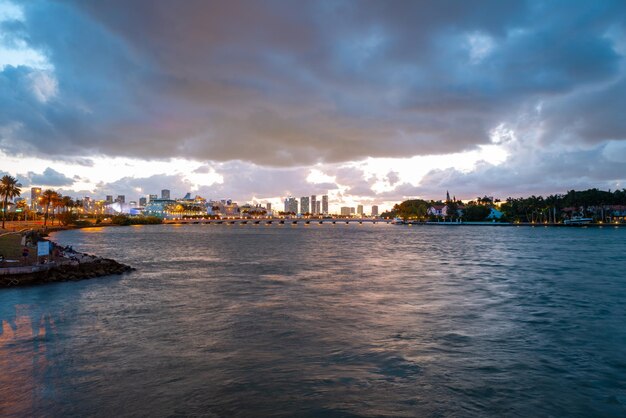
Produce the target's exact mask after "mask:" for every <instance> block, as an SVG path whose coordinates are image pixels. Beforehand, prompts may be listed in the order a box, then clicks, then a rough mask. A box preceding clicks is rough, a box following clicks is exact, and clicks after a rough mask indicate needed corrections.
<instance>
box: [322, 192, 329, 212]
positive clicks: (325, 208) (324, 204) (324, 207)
mask: <svg viewBox="0 0 626 418" xmlns="http://www.w3.org/2000/svg"><path fill="white" fill-rule="evenodd" d="M322 213H323V214H324V215H328V195H326V194H325V195H324V196H322Z"/></svg>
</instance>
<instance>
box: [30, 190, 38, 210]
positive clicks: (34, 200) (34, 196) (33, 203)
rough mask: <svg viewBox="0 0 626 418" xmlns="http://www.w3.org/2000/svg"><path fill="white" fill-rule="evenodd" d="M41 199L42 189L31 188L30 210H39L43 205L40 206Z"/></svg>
mask: <svg viewBox="0 0 626 418" xmlns="http://www.w3.org/2000/svg"><path fill="white" fill-rule="evenodd" d="M40 197H41V187H31V188H30V208H31V209H32V210H34V211H37V210H39V208H40V207H41V205H40V204H39V198H40Z"/></svg>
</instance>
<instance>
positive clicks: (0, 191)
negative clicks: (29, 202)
mask: <svg viewBox="0 0 626 418" xmlns="http://www.w3.org/2000/svg"><path fill="white" fill-rule="evenodd" d="M20 186H21V184H19V183H18V182H17V179H16V178H15V177H11V176H9V175H5V176H3V177H2V179H1V180H0V196H2V198H3V202H4V205H3V206H2V229H4V221H5V220H6V217H7V205H8V204H9V199H14V198H16V197H18V196H19V195H20V194H22V189H20Z"/></svg>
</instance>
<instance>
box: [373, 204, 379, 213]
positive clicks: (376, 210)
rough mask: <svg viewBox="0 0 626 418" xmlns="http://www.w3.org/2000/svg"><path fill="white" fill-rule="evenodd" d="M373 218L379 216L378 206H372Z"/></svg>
mask: <svg viewBox="0 0 626 418" xmlns="http://www.w3.org/2000/svg"><path fill="white" fill-rule="evenodd" d="M372 216H378V206H377V205H372Z"/></svg>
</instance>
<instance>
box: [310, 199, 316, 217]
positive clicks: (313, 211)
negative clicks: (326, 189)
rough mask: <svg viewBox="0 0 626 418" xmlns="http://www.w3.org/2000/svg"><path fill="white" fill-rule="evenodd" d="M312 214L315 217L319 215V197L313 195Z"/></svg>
mask: <svg viewBox="0 0 626 418" xmlns="http://www.w3.org/2000/svg"><path fill="white" fill-rule="evenodd" d="M311 209H312V210H311V213H313V214H314V215H315V214H316V213H317V212H316V210H317V196H316V195H311Z"/></svg>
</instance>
